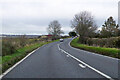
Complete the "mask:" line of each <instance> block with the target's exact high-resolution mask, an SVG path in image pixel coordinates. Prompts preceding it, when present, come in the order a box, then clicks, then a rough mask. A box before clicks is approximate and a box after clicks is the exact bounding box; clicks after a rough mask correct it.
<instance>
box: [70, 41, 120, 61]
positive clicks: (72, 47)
mask: <svg viewBox="0 0 120 80" xmlns="http://www.w3.org/2000/svg"><path fill="white" fill-rule="evenodd" d="M72 40H73V39H72ZM72 40H71V41H72ZM71 41H70V42H69V43H68V45H69V46H70V47H71V48H73V49H75V50H78V51H84V52H87V53H91V54H95V55H98V56H102V57H106V58H110V59H114V60H120V59H117V58H112V57H109V56H105V55H100V54H97V53H94V52H89V51H86V50H81V49H77V48H74V47H72V46H71V45H70V43H71Z"/></svg>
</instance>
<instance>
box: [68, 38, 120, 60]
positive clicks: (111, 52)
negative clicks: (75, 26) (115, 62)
mask: <svg viewBox="0 0 120 80" xmlns="http://www.w3.org/2000/svg"><path fill="white" fill-rule="evenodd" d="M70 44H71V46H72V47H75V48H79V49H83V50H87V51H90V52H95V53H99V54H102V55H106V56H110V57H114V58H119V59H120V56H118V54H120V49H117V48H105V47H95V46H88V45H84V44H80V43H78V38H76V39H74V40H72V42H71V43H70Z"/></svg>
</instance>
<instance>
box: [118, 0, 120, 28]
mask: <svg viewBox="0 0 120 80" xmlns="http://www.w3.org/2000/svg"><path fill="white" fill-rule="evenodd" d="M118 24H119V26H120V1H119V2H118Z"/></svg>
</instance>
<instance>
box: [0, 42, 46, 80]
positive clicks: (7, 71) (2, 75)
mask: <svg viewBox="0 0 120 80" xmlns="http://www.w3.org/2000/svg"><path fill="white" fill-rule="evenodd" d="M45 45H46V44H45ZM45 45H43V46H45ZM43 46H41V47H43ZM41 47H39V48H41ZM39 48H37V49H35V50H33V51H32V52H31V53H29V54H28V55H27V56H25V57H24V58H23V59H22V60H20V61H19V62H17V63H16V64H15V65H13V66H12V67H10V68H9V69H8V70H6V71H5V72H4V73H3V74H1V75H0V80H1V79H2V77H4V76H5V75H6V74H8V73H9V72H10V71H12V69H14V68H15V67H16V66H17V65H19V64H20V63H22V62H23V61H24V60H25V59H27V58H28V57H29V56H30V55H32V54H33V53H34V52H35V51H37V50H38V49H39Z"/></svg>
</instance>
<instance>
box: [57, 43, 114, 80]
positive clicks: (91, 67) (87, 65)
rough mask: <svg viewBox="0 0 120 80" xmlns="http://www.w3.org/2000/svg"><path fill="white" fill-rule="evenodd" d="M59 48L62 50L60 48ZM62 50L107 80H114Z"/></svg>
mask: <svg viewBox="0 0 120 80" xmlns="http://www.w3.org/2000/svg"><path fill="white" fill-rule="evenodd" d="M58 46H60V45H58ZM59 48H60V47H59ZM61 50H62V51H64V52H65V54H67V55H69V56H70V57H72V58H73V59H75V60H76V61H78V62H80V63H82V64H84V65H85V66H87V67H88V68H90V69H92V70H93V71H95V72H97V73H99V74H100V75H102V76H104V77H106V78H108V79H110V80H114V79H112V78H111V77H110V76H108V75H106V74H104V73H102V72H100V71H99V70H97V69H95V68H93V67H91V66H90V65H88V64H86V63H85V62H83V61H81V60H80V59H78V58H76V57H74V56H72V55H71V54H69V53H68V52H66V51H65V50H63V49H61Z"/></svg>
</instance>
